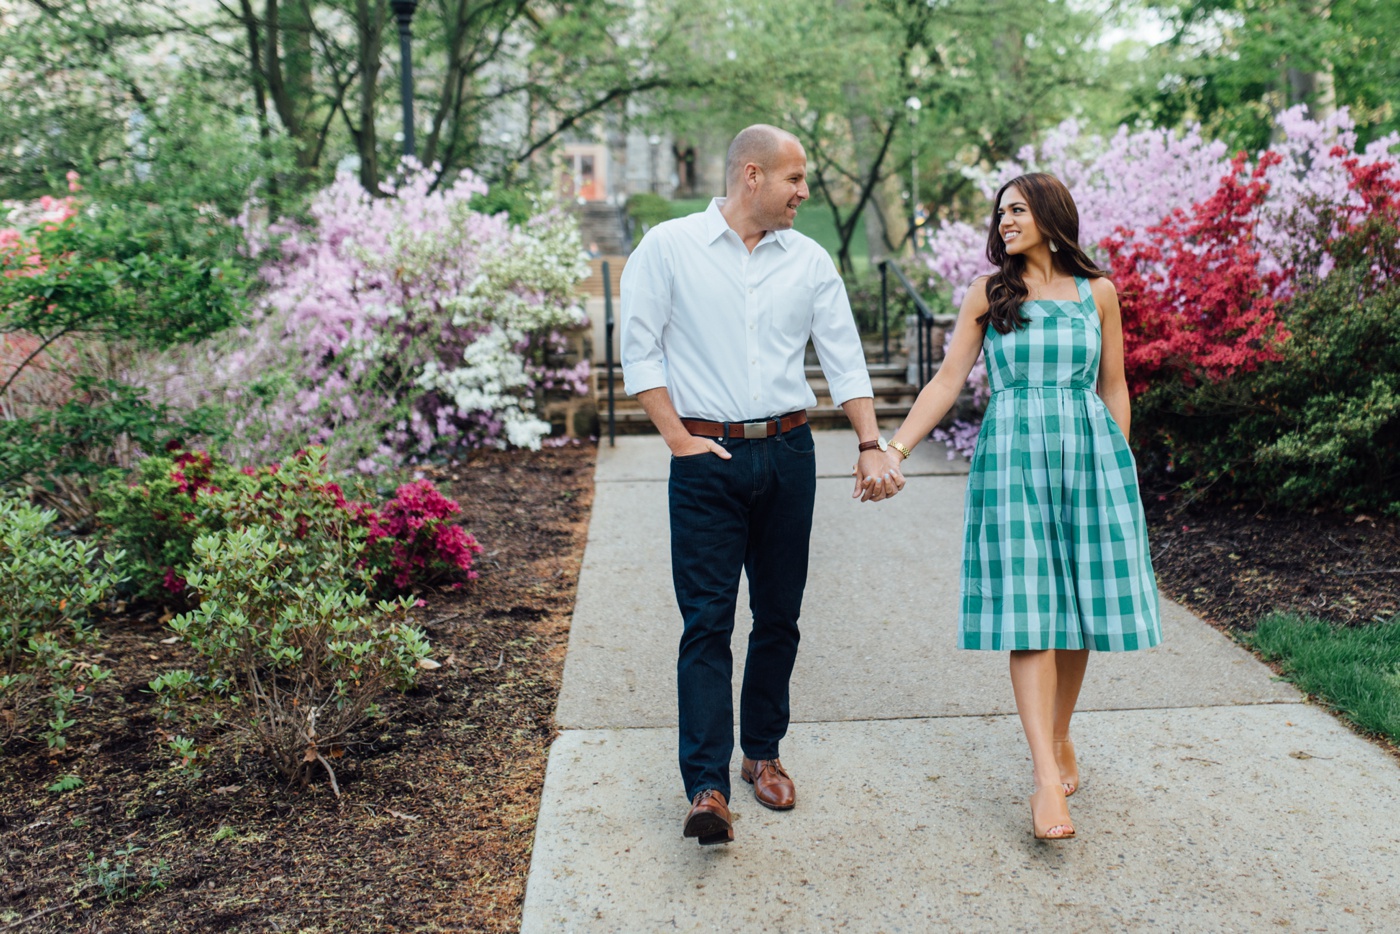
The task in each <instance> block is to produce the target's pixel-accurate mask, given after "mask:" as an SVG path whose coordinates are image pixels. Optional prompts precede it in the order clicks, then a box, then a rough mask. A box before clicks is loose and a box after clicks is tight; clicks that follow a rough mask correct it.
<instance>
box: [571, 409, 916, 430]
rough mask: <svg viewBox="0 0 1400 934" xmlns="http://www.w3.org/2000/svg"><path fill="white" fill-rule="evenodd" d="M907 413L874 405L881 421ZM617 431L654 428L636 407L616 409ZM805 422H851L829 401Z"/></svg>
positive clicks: (603, 417) (604, 420) (604, 421)
mask: <svg viewBox="0 0 1400 934" xmlns="http://www.w3.org/2000/svg"><path fill="white" fill-rule="evenodd" d="M908 414H909V406H908V405H894V404H883V405H881V404H877V405H876V406H875V417H876V418H877V419H879V420H881V421H884V420H886V419H896V420H897V419H901V418H903V417H904V416H906V415H908ZM616 417H617V433H618V434H620V435H643V434H645V435H649V434H655V433H656V429H655V427H653V426H652V424H651V419H649V418H647V414H646V413H645V412H643V411H642V410H641V408H640V407H637V408H627V409H623V408H621V407H619V408H618V409H617V416H616ZM598 418H599V422H600V424H599V428H598V430H599V432H600V433H606V432H607V430H608V412H607V407H606V406H604V407H603V408H601V409H600V410H599V412H598ZM807 422H808V423H809V424H810V425H811V426H812V427H813V428H817V429H824V428H849V427H850V425H851V423H850V420H849V419H848V418H846V413H845V411H844V410H843V409H842V408H841V407H840V406H836V405H832V404H831V403H830V402H827V403H826V404H824V405H823V404H818V405H816V406H813V407H812V408H810V409H808V410H807Z"/></svg>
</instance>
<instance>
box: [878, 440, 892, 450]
mask: <svg viewBox="0 0 1400 934" xmlns="http://www.w3.org/2000/svg"><path fill="white" fill-rule="evenodd" d="M875 443H876V444H878V445H880V450H881V451H882V452H883V451H888V450H889V449H890V443H889V442H888V441H886V440H885V439H884V438H877V439H876V440H875Z"/></svg>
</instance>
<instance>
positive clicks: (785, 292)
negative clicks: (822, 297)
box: [771, 285, 817, 338]
mask: <svg viewBox="0 0 1400 934" xmlns="http://www.w3.org/2000/svg"><path fill="white" fill-rule="evenodd" d="M772 296H773V298H772V304H771V307H772V312H773V321H772V324H773V327H774V329H776V330H777V331H779V332H780V333H783V334H799V335H802V336H803V337H804V338H805V336H806V335H807V332H809V331H810V330H811V329H812V315H813V311H814V309H815V307H816V297H817V290H816V289H814V288H812V287H811V286H807V285H794V286H784V287H783V288H781V289H775V290H774V291H773V293H772Z"/></svg>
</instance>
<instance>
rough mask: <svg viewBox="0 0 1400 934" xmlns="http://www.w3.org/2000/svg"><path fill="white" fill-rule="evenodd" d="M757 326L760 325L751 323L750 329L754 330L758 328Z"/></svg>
mask: <svg viewBox="0 0 1400 934" xmlns="http://www.w3.org/2000/svg"><path fill="white" fill-rule="evenodd" d="M756 327H758V325H756V324H751V325H749V330H750V331H752V330H753V329H754V328H756Z"/></svg>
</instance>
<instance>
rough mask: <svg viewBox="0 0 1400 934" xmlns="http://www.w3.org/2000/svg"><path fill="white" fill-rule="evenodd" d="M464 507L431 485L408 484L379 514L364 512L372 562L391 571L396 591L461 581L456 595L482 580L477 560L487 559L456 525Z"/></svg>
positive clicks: (469, 537) (465, 532) (479, 548)
mask: <svg viewBox="0 0 1400 934" xmlns="http://www.w3.org/2000/svg"><path fill="white" fill-rule="evenodd" d="M461 511H462V507H461V506H459V505H457V503H456V502H455V501H453V500H450V499H448V498H447V497H445V496H443V495H442V494H441V493H439V492H438V490H437V487H435V486H433V484H432V483H431V482H430V481H428V480H418V481H416V482H414V483H405V484H403V485H402V486H400V487H399V488H398V490H397V491H396V492H395V494H394V498H393V499H392V500H390V501H389V502H388V503H386V504H385V505H384V506H383V508H381V509H380V510H379V511H378V512H377V513H376V512H373V511H371V510H364V511H363V512H362V516H363V518H364V522H365V525H366V526H367V527H368V529H369V538H368V544H369V551H368V555H369V560H370V563H371V564H372V565H374V566H376V567H385V568H387V569H388V579H389V580H390V581H391V583H392V585H393V588H394V589H395V590H408V589H410V587H412V586H413V584H414V583H415V582H419V583H426V582H432V581H437V580H441V579H443V578H444V577H456V578H457V579H456V580H454V581H452V583H451V584H450V585H449V586H450V588H451V589H456V588H459V587H462V586H463V585H464V584H465V583H466V582H467V581H473V580H476V577H477V572H476V571H474V570H472V569H471V568H472V558H473V557H475V556H476V555H479V554H481V546H480V545H479V544H477V541H476V539H475V538H473V537H472V535H471V533H469V532H468V531H467V530H466V529H463V528H462V527H461V526H460V525H456V524H455V523H454V517H456V516H457V515H458V514H460V513H461Z"/></svg>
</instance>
